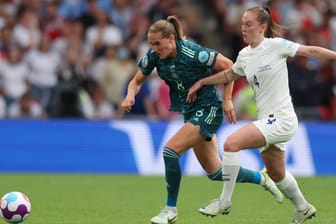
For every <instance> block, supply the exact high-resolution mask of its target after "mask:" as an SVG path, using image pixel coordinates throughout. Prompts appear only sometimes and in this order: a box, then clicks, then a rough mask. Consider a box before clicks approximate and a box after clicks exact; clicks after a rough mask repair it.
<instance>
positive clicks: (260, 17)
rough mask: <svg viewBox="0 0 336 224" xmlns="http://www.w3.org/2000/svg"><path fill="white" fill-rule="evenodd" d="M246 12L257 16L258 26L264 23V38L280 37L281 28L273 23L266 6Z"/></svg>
mask: <svg viewBox="0 0 336 224" xmlns="http://www.w3.org/2000/svg"><path fill="white" fill-rule="evenodd" d="M247 11H249V12H255V13H256V14H257V21H258V22H259V23H260V24H264V23H266V25H267V28H266V31H265V34H264V35H265V37H281V36H282V27H281V26H280V25H279V24H277V23H276V22H274V21H273V19H272V14H271V10H270V8H269V7H268V6H262V7H260V6H256V7H253V8H249V9H248V10H247Z"/></svg>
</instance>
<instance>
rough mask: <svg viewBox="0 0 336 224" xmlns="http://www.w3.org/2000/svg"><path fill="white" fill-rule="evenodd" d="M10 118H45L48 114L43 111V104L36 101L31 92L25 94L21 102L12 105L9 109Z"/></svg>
mask: <svg viewBox="0 0 336 224" xmlns="http://www.w3.org/2000/svg"><path fill="white" fill-rule="evenodd" d="M8 117H9V118H20V119H22V118H31V119H40V118H45V117H46V114H45V113H44V111H43V108H42V106H41V104H40V103H39V102H37V101H35V100H34V99H33V98H32V97H31V96H30V93H29V91H28V92H25V93H24V94H23V95H22V96H21V98H20V100H19V101H17V102H15V103H13V104H11V105H10V107H9V109H8Z"/></svg>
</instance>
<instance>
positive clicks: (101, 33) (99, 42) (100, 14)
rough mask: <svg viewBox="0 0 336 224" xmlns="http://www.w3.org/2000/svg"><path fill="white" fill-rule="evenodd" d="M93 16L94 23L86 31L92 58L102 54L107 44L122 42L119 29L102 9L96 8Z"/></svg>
mask: <svg viewBox="0 0 336 224" xmlns="http://www.w3.org/2000/svg"><path fill="white" fill-rule="evenodd" d="M95 18H96V24H95V25H93V26H91V27H89V28H88V30H87V31H86V44H87V47H88V51H89V52H92V58H93V59H95V58H98V57H101V56H103V55H104V51H105V47H106V46H107V45H120V44H122V43H123V38H122V32H121V30H120V29H119V28H118V27H117V26H115V25H112V24H111V23H110V22H109V19H108V17H107V14H106V12H105V11H104V10H102V9H98V10H97V11H96V14H95Z"/></svg>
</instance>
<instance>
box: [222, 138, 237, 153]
mask: <svg viewBox="0 0 336 224" xmlns="http://www.w3.org/2000/svg"><path fill="white" fill-rule="evenodd" d="M239 150H240V148H239V145H238V142H237V141H236V140H235V139H234V138H232V137H230V136H229V137H228V138H227V139H226V140H225V142H224V151H225V152H238V151H239Z"/></svg>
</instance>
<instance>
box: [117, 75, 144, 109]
mask: <svg viewBox="0 0 336 224" xmlns="http://www.w3.org/2000/svg"><path fill="white" fill-rule="evenodd" d="M145 80H146V76H144V75H143V74H142V72H141V71H140V69H138V71H137V72H136V73H135V76H134V77H133V79H132V80H131V81H130V83H129V84H128V87H127V96H126V97H125V99H124V100H123V101H122V103H121V107H122V109H123V110H124V111H125V112H130V111H131V109H132V106H133V105H134V104H135V96H136V95H137V94H138V92H139V91H140V88H141V86H142V84H143V82H144V81H145Z"/></svg>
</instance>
